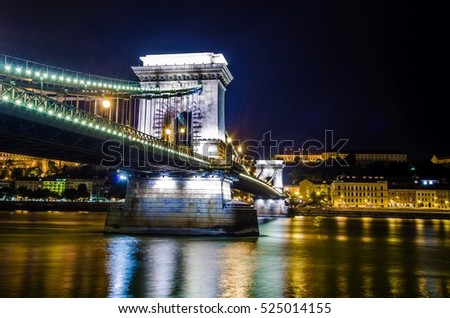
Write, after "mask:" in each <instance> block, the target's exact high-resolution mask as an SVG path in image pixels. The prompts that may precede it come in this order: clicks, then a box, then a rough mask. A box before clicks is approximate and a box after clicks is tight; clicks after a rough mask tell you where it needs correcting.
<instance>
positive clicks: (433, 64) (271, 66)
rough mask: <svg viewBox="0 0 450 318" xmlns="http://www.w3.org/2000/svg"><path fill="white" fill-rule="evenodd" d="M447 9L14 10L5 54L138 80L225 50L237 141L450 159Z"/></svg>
mask: <svg viewBox="0 0 450 318" xmlns="http://www.w3.org/2000/svg"><path fill="white" fill-rule="evenodd" d="M444 3H445V1H440V2H435V1H423V2H420V3H419V2H414V1H395V0H391V1H381V0H379V1H337V0H336V1H320V0H312V1H280V0H278V1H269V2H268V3H265V2H262V1H257V2H256V1H244V0H240V1H212V0H210V1H170V0H160V1H149V0H147V1H133V0H128V1H103V0H101V1H93V0H89V1H86V0H78V1H61V0H60V1H45V0H44V1H36V0H34V1H28V0H27V1H21V0H14V1H8V4H5V3H3V4H2V5H1V7H0V53H3V54H9V55H13V56H16V57H22V58H26V59H31V60H34V61H36V62H41V63H47V64H51V65H55V66H60V67H65V68H70V69H74V70H78V71H83V72H90V73H94V74H99V75H107V76H114V77H119V78H124V79H125V78H128V79H135V78H134V77H133V74H132V72H131V69H130V66H132V65H138V64H139V63H140V60H139V57H140V56H144V55H147V54H157V53H188V52H215V53H223V54H224V56H225V58H226V59H227V61H228V67H229V69H230V71H231V73H232V74H233V76H234V80H233V82H232V83H231V84H230V85H229V86H228V90H227V96H226V107H227V108H226V114H227V115H226V126H227V129H228V130H229V131H230V132H232V134H233V135H234V136H235V137H237V138H239V139H246V138H251V139H257V140H259V139H261V138H262V135H263V134H264V133H265V132H268V131H271V132H272V137H273V138H274V139H276V140H278V141H281V140H285V139H287V140H290V139H292V140H295V146H296V147H300V146H301V145H302V143H303V142H305V141H307V140H309V139H318V140H320V141H322V142H323V141H324V138H325V130H333V132H334V138H335V141H336V140H337V139H340V138H347V139H349V142H348V144H347V145H346V146H345V148H344V150H345V149H348V150H350V149H372V150H400V151H405V152H407V153H408V154H410V155H411V157H424V158H431V155H432V154H433V153H446V154H450V148H449V144H450V143H449V141H448V137H449V135H450V134H449V133H448V127H449V125H448V124H449V118H450V117H449V115H447V114H446V113H445V111H446V110H447V109H449V108H450V107H449V106H450V103H449V98H448V95H449V94H448V91H449V81H448V77H449V62H448V59H449V57H450V54H449V49H448V48H447V45H448V42H449V39H450V37H449V30H450V27H449V21H450V19H449V18H448V10H447V8H446V7H444V5H443V4H444Z"/></svg>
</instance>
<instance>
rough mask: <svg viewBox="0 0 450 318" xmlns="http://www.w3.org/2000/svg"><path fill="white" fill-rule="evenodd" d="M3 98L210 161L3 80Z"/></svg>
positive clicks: (154, 145) (0, 96)
mask: <svg viewBox="0 0 450 318" xmlns="http://www.w3.org/2000/svg"><path fill="white" fill-rule="evenodd" d="M0 98H1V100H2V101H3V102H7V103H10V104H13V105H15V106H20V107H24V108H26V109H30V110H34V111H37V112H39V113H43V114H46V115H48V116H52V117H56V118H60V119H61V120H65V121H68V122H71V123H75V124H78V125H81V126H85V127H89V128H91V129H94V130H97V131H102V132H105V133H107V134H110V135H111V136H115V137H116V138H117V137H120V138H122V139H128V140H129V141H136V142H140V143H142V144H143V145H146V146H148V147H152V148H158V149H160V150H162V151H167V153H168V154H175V155H178V156H180V157H183V158H185V160H186V161H187V160H189V159H190V158H193V159H195V160H198V161H201V162H203V163H204V164H209V158H208V157H206V156H203V155H200V154H198V153H195V152H194V151H192V150H191V149H186V148H185V147H179V146H177V145H175V144H172V143H169V142H167V141H164V140H161V139H158V138H156V137H153V136H151V135H148V134H145V133H143V132H141V131H138V130H136V129H134V128H132V127H129V126H124V125H122V124H119V123H116V122H113V121H110V120H108V119H105V118H104V117H101V116H98V115H95V114H92V113H90V112H87V111H85V110H83V109H79V108H76V107H74V106H71V105H67V104H65V103H62V102H59V101H57V100H54V99H51V98H48V97H46V96H43V95H40V94H36V93H34V92H32V91H29V90H27V89H24V88H20V87H17V86H16V85H14V84H10V83H4V82H0Z"/></svg>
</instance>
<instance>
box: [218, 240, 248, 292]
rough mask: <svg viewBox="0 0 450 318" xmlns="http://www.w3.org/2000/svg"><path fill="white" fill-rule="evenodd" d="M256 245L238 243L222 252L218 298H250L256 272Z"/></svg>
mask: <svg viewBox="0 0 450 318" xmlns="http://www.w3.org/2000/svg"><path fill="white" fill-rule="evenodd" d="M255 265H256V264H255V243H254V242H236V243H234V244H230V245H228V246H226V247H224V248H223V249H222V250H221V251H220V263H219V268H220V278H219V286H220V293H219V295H218V297H224V298H230V297H232V298H246V297H250V291H251V288H252V284H253V280H254V277H253V275H254V272H255Z"/></svg>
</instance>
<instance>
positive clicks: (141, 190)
mask: <svg viewBox="0 0 450 318" xmlns="http://www.w3.org/2000/svg"><path fill="white" fill-rule="evenodd" d="M230 186H231V181H230V180H228V179H227V178H224V177H221V176H212V175H210V176H207V177H199V176H194V177H152V178H138V177H136V178H132V179H130V180H129V184H128V188H127V194H126V198H125V203H124V205H123V206H116V207H114V208H113V209H111V211H109V212H108V214H107V217H106V221H105V228H104V230H105V232H107V233H128V234H171V235H223V236H258V235H259V228H258V219H257V213H256V210H255V209H254V208H253V207H251V206H250V205H248V204H246V203H242V202H238V201H232V200H231V187H230Z"/></svg>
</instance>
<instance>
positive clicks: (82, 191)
mask: <svg viewBox="0 0 450 318" xmlns="http://www.w3.org/2000/svg"><path fill="white" fill-rule="evenodd" d="M76 192H77V198H78V199H82V200H83V201H86V200H88V199H89V197H90V193H89V191H88V189H87V186H86V184H84V183H80V184H79V185H78V188H77V191H76Z"/></svg>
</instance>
